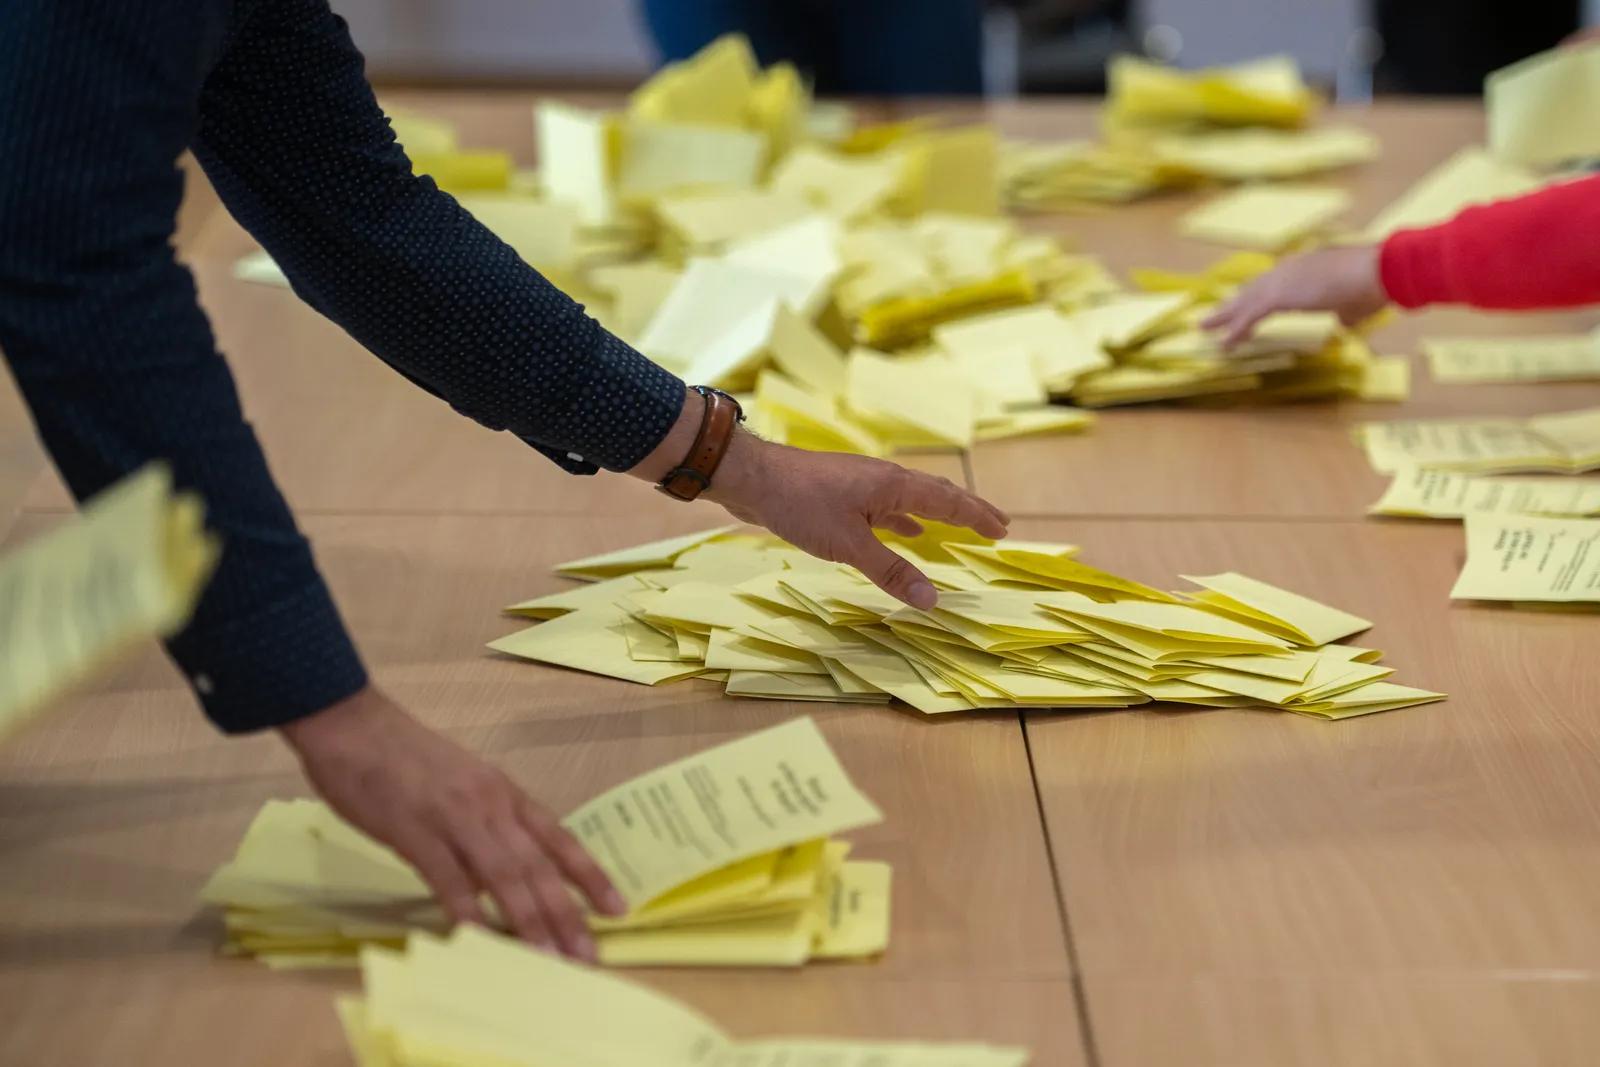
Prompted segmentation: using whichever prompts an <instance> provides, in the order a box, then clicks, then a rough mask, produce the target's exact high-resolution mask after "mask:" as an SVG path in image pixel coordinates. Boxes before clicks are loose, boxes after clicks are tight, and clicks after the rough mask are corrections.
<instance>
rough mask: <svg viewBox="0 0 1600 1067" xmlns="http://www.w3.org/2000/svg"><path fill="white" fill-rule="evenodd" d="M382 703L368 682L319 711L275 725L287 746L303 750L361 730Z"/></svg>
mask: <svg viewBox="0 0 1600 1067" xmlns="http://www.w3.org/2000/svg"><path fill="white" fill-rule="evenodd" d="M384 706H385V702H384V698H383V696H382V694H380V693H379V692H378V691H377V690H376V689H374V688H373V687H372V686H370V685H368V686H365V687H364V688H362V689H360V690H358V691H357V692H355V693H352V694H351V695H350V696H348V697H346V698H345V699H343V700H341V701H339V702H338V703H336V704H329V705H328V706H327V707H325V708H323V709H322V710H321V711H317V712H313V713H312V714H310V715H307V716H305V717H304V718H300V719H296V720H295V721H294V722H289V723H284V724H283V725H282V726H280V727H278V733H279V734H280V735H282V737H283V739H284V741H285V742H287V743H288V745H289V747H290V748H292V749H294V750H295V751H296V752H297V753H302V754H303V753H305V752H307V751H309V750H311V749H321V748H326V747H327V746H328V745H329V744H336V743H338V742H339V741H340V740H342V739H343V738H346V737H348V736H350V735H351V734H352V733H355V732H362V731H363V730H364V728H365V727H366V726H367V725H368V724H369V723H370V722H371V721H372V720H373V718H374V716H376V715H379V714H381V713H382V711H383V708H384Z"/></svg>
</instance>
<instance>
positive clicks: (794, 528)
mask: <svg viewBox="0 0 1600 1067" xmlns="http://www.w3.org/2000/svg"><path fill="white" fill-rule="evenodd" d="M703 495H704V496H705V497H706V498H707V499H709V500H715V501H716V502H717V503H719V504H721V505H722V506H723V507H725V508H727V509H728V511H729V512H730V513H731V514H732V515H733V516H734V517H735V518H737V519H741V520H743V521H744V522H749V523H754V524H755V525H757V526H764V527H766V528H767V529H768V530H771V531H772V532H773V533H775V534H777V535H778V536H779V537H781V538H783V539H784V540H785V541H788V542H789V543H790V544H792V545H794V546H796V547H797V548H801V549H804V550H805V551H807V552H809V553H811V554H812V555H813V556H819V557H821V558H822V559H828V560H833V561H834V562H836V563H849V564H853V565H854V566H856V567H857V568H859V569H860V570H861V573H862V574H865V575H866V576H867V578H869V579H870V580H871V581H872V583H873V584H874V585H876V586H878V588H880V589H882V590H883V591H884V592H886V593H888V594H890V595H891V596H894V597H897V598H898V599H900V600H903V601H905V602H906V603H907V604H910V605H911V606H912V607H916V608H924V609H926V608H931V607H933V605H934V603H935V601H936V600H937V599H938V595H937V593H936V592H935V591H934V588H933V583H932V582H930V581H928V579H927V577H926V576H925V575H923V573H922V572H921V571H919V570H917V568H916V567H915V566H914V565H913V564H912V563H911V562H910V561H909V560H907V559H906V558H905V557H904V556H901V555H899V554H898V553H895V552H892V551H890V550H889V549H888V548H887V547H886V546H885V545H884V544H883V542H881V541H879V540H878V539H877V538H876V537H874V536H873V535H872V530H873V528H874V527H879V528H882V529H885V530H892V531H894V532H895V533H897V534H902V535H904V536H906V537H915V536H916V535H917V534H919V533H921V532H922V526H921V525H920V524H919V523H918V522H917V521H916V519H914V518H912V516H913V515H920V516H922V517H923V518H926V519H933V520H936V521H938V522H946V523H952V524H954V525H957V526H965V527H968V528H969V529H972V530H976V531H977V532H978V533H980V534H982V535H984V536H985V537H994V538H1000V537H1004V536H1005V534H1006V525H1007V524H1008V523H1009V522H1010V521H1011V519H1010V518H1009V517H1008V516H1007V515H1006V513H1005V512H1003V511H1001V510H1000V509H999V508H997V507H995V506H994V505H993V504H990V503H988V502H987V501H985V500H983V499H982V498H980V497H978V496H975V495H974V494H972V493H969V492H967V491H966V490H965V489H962V488H961V487H960V486H957V485H955V484H954V483H952V482H951V481H950V480H949V479H947V478H940V477H937V476H935V475H932V474H924V473H922V472H920V471H912V470H907V469H906V468H904V467H901V466H899V465H898V464H895V463H890V462H888V461H886V460H881V459H870V458H868V457H866V456H852V455H847V454H845V453H841V452H808V451H805V450H804V449H799V448H790V447H788V446H786V445H777V444H773V443H771V442H770V441H763V440H761V439H760V438H759V437H756V436H755V435H754V434H750V433H745V432H742V431H741V432H739V433H736V434H735V435H734V438H733V441H732V442H731V443H730V445H729V448H728V454H727V455H726V456H725V457H724V458H723V461H722V465H721V466H720V467H718V468H717V474H716V477H715V478H714V479H712V483H711V488H710V489H708V490H707V491H706V492H705V493H704V494H703Z"/></svg>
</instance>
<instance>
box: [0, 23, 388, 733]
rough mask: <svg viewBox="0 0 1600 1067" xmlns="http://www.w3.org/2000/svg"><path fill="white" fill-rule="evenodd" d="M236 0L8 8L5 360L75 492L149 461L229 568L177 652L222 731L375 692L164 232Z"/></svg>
mask: <svg viewBox="0 0 1600 1067" xmlns="http://www.w3.org/2000/svg"><path fill="white" fill-rule="evenodd" d="M231 7H232V5H231V4H226V3H220V2H199V0H184V2H179V0H149V2H144V3H138V4H104V3H99V2H98V0H7V2H6V3H5V4H0V158H3V159H4V161H5V162H4V165H3V166H0V349H3V350H4V353H5V356H6V359H7V360H8V361H9V363H10V365H11V368H12V371H13V373H14V375H15V377H16V379H17V382H18V384H19V386H20V387H21V389H22V392H23V395H24V396H25V398H26V399H27V402H28V405H29V408H30V409H31V411H32V413H33V417H34V421H35V423H36V424H37V427H38V430H39V432H40V435H41V436H42V437H43V439H44V442H45V445H46V446H47V447H48V449H49V450H50V453H51V456H52V457H53V459H54V460H55V463H56V465H57V467H59V468H60V470H61V472H62V475H63V476H64V477H65V478H66V481H67V483H68V484H69V485H70V486H71V488H72V490H73V492H74V494H76V495H77V496H78V498H79V499H82V498H83V497H85V496H88V495H90V494H92V493H95V492H97V491H99V490H100V489H102V488H104V487H106V486H107V485H109V484H110V483H112V482H113V481H115V480H116V479H118V478H119V477H121V476H122V475H124V474H127V473H129V472H130V471H133V470H135V469H137V468H138V467H140V466H142V465H144V464H145V463H146V462H149V461H151V460H154V459H165V460H167V461H168V462H170V464H171V465H172V468H173V471H174V474H175V476H176V479H177V481H178V483H179V484H181V485H183V486H187V487H192V488H194V489H196V490H198V491H199V492H200V493H201V494H202V495H203V496H204V497H205V499H206V502H207V505H208V509H209V522H210V524H211V525H212V526H213V527H214V528H215V529H216V530H217V531H218V532H219V533H220V534H221V537H222V540H223V555H222V561H221V564H220V566H219V568H218V571H217V573H216V575H215V577H214V579H213V581H212V583H211V585H210V587H209V588H208V590H207V591H206V594H205V596H204V597H203V598H202V600H201V603H200V605H199V608H198V611H197V613H196V615H195V619H194V621H193V622H192V623H191V625H190V626H189V627H188V628H187V629H186V630H184V631H183V632H182V633H180V634H179V635H178V636H177V637H175V638H174V639H173V640H172V641H171V642H170V643H169V646H168V647H169V650H170V652H171V653H172V655H173V657H174V658H175V659H176V660H177V662H178V664H179V666H180V667H181V668H182V669H183V670H184V672H185V673H186V674H187V675H188V676H189V678H190V680H191V683H192V684H193V685H194V687H195V689H196V691H197V692H198V693H199V694H200V696H201V699H202V702H203V703H204V705H205V707H206V710H207V713H208V714H209V715H210V716H211V717H212V719H213V720H214V721H215V722H216V723H217V724H218V725H219V726H220V727H222V728H223V729H225V730H228V731H232V732H240V731H246V730H252V729H259V728H262V727H266V726H272V725H277V724H280V723H283V722H286V721H290V720H292V719H295V718H298V717H300V716H303V715H306V714H309V713H311V712H314V711H318V710H320V709H322V708H324V707H326V706H328V705H330V704H332V703H335V702H337V701H338V700H340V699H342V698H344V697H346V696H349V695H350V694H352V693H354V692H355V691H356V690H358V689H360V688H361V687H362V686H363V685H364V684H365V682H366V675H365V673H364V671H363V669H362V665H361V662H360V659H359V658H358V657H357V655H356V652H355V649H354V647H353V646H352V644H351V642H350V639H349V637H348V636H347V635H346V633H345V630H344V627H343V625H342V623H341V622H340V619H339V615H338V612H337V610H336V609H335V607H334V605H333V601H332V599H331V597H330V596H329V594H328V591H327V588H326V587H325V586H324V584H323V582H322V579H321V577H320V576H319V575H318V573H317V570H316V566H315V564H314V563H313V560H312V556H311V550H310V547H309V546H308V545H307V543H306V541H305V539H304V538H303V537H302V536H301V535H300V533H299V531H298V530H297V529H296V528H295V524H294V520H293V518H292V516H291V515H290V513H289V510H288V508H287V506H286V505H285V503H284V500H283V497H282V496H281V495H280V494H279V492H278V490H277V488H276V486H275V485H274V484H273V481H272V477H271V475H270V473H269V472H268V470H267V464H266V460H265V457H264V456H263V455H262V452H261V448H260V446H259V445H258V444H257V442H256V439H255V436H254V435H253V433H252V432H251V430H250V427H249V425H248V424H247V423H246V422H245V420H244V417H243V414H242V412H241V410H240V406H239V400H238V397H237V395H236V393H235V390H234V385H233V379H232V376H231V375H230V374H229V371H228V368H227V365H226V364H225V363H224V362H223V360H222V358H221V357H220V356H219V355H218V353H217V351H216V348H215V345H214V342H213V339H212V335H211V329H210V325H209V323H208V322H207V321H206V318H205V316H204V314H203V313H202V312H201V310H200V307H199V305H198V303H197V302H196V296H195V289H194V284H193V279H192V278H191V277H190V275H189V272H188V271H187V270H186V269H184V268H183V267H182V266H181V265H180V264H179V263H178V262H177V260H176V258H175V255H174V253H173V250H172V247H171V244H170V240H171V236H172V233H173V229H174V226H175V219H176V213H177V208H178V203H179V200H180V199H181V197H182V192H183V188H182V186H183V179H182V176H181V174H180V172H179V170H178V168H177V159H178V156H179V154H180V153H181V152H182V151H183V149H184V146H185V145H186V144H187V143H188V140H189V138H190V136H191V134H192V131H193V129H194V125H195V122H196V111H195V101H196V100H197V99H198V93H199V85H200V79H201V77H202V75H203V71H204V69H205V67H206V65H207V63H208V59H209V57H210V56H211V55H212V54H213V53H214V52H215V51H216V49H217V48H218V47H219V43H220V41H221V39H222V37H223V35H224V33H225V30H226V27H225V21H226V12H227V11H228V10H229V9H230V8H231Z"/></svg>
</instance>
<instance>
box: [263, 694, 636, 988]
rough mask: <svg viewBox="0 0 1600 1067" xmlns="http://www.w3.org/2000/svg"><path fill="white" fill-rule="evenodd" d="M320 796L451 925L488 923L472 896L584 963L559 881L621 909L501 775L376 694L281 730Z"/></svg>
mask: <svg viewBox="0 0 1600 1067" xmlns="http://www.w3.org/2000/svg"><path fill="white" fill-rule="evenodd" d="M281 732H282V733H283V736H284V739H285V740H286V741H288V743H289V745H290V747H292V748H293V749H294V750H295V752H296V753H297V754H298V755H299V757H300V762H301V765H302V766H303V767H304V768H305V773H306V777H307V778H308V779H310V781H311V785H312V786H313V787H314V788H315V789H316V791H317V793H318V794H319V795H320V796H321V797H322V798H323V799H324V800H326V801H327V802H328V804H329V806H330V807H332V808H333V810H335V811H337V812H338V813H339V814H340V815H341V816H342V817H343V818H344V819H345V820H346V821H348V822H349V823H351V824H352V825H354V826H356V827H358V828H359V829H361V830H363V831H365V832H366V833H367V834H368V835H370V836H371V837H373V838H375V839H377V840H378V841H381V842H383V843H384V844H386V845H388V846H389V847H390V848H392V849H394V850H395V851H396V852H398V853H399V854H400V855H401V856H402V857H403V858H404V859H406V860H407V861H408V862H409V863H410V864H411V865H412V866H413V867H415V868H416V869H417V873H418V874H420V875H421V876H422V879H423V881H425V882H427V883H428V887H429V888H430V889H432V890H433V892H434V895H435V896H436V897H437V898H438V900H439V903H440V904H441V905H443V907H444V909H445V911H446V912H447V913H449V915H450V917H451V919H452V920H454V921H456V922H473V923H483V922H485V915H484V912H483V908H482V906H481V905H480V903H479V895H480V893H487V894H489V896H490V897H492V898H493V900H494V902H495V906H496V908H497V909H498V911H499V913H500V916H501V918H502V919H503V920H504V922H505V924H506V925H507V926H509V927H510V929H511V930H512V932H514V933H515V934H516V935H517V936H519V937H521V938H522V939H523V940H524V941H527V942H530V943H531V944H533V945H536V946H539V947H541V948H546V949H556V948H559V949H560V950H561V951H562V952H563V953H565V954H566V955H569V956H574V957H577V958H580V959H586V960H590V961H592V960H593V959H594V955H595V950H594V942H593V939H592V938H591V937H590V936H589V931H588V925H587V923H586V922H585V920H584V917H583V913H582V912H581V911H580V909H579V907H578V905H577V903H576V901H575V900H574V897H573V894H572V893H571V892H570V891H569V890H568V885H569V884H570V885H572V886H575V887H577V889H578V890H580V891H581V892H582V894H583V896H584V897H586V898H587V899H588V901H589V903H590V904H591V905H593V906H594V908H595V909H596V910H597V911H600V912H603V913H605V914H608V915H619V914H621V913H622V912H623V911H624V910H625V908H626V905H625V904H624V903H623V900H622V898H621V896H620V895H619V894H618V893H617V891H616V889H615V888H613V887H612V885H611V882H610V880H609V879H608V878H607V877H606V875H605V872H604V871H602V870H601V869H600V867H599V865H598V864H596V863H595V861H594V859H593V858H592V857H591V856H590V855H589V854H588V853H587V852H585V851H584V849H583V847H582V846H581V845H579V844H578V841H577V839H576V838H574V837H573V836H572V835H571V834H570V833H568V832H567V831H566V830H565V829H564V828H563V827H562V826H561V824H560V823H559V822H557V821H556V819H555V817H554V816H553V815H551V814H550V812H548V811H547V810H546V809H545V808H544V807H543V806H542V805H540V804H537V803H535V802H534V801H533V800H532V799H531V798H530V797H529V796H528V795H527V794H526V793H524V792H523V791H522V790H521V789H520V788H518V786H517V785H516V783H515V782H513V781H511V779H510V778H508V777H506V775H505V774H504V773H502V772H501V771H499V770H497V769H496V768H494V767H492V766H490V765H489V764H488V763H485V762H484V761H483V760H482V759H480V758H479V757H477V756H475V755H473V754H472V753H470V752H467V751H466V750H465V749H462V748H459V747H457V746H456V745H455V744H453V743H451V742H450V741H448V740H447V739H445V738H444V737H441V736H440V735H438V734H436V733H434V732H433V731H431V730H429V729H428V728H427V727H425V726H423V725H422V724H421V723H419V722H417V721H416V720H415V719H413V718H412V717H411V716H410V715H408V714H406V712H405V711H404V710H402V709H401V708H400V706H399V705H397V704H395V703H394V702H393V701H391V700H390V699H389V698H388V697H386V696H384V695H383V694H382V693H380V692H378V691H377V690H375V689H371V688H368V689H364V690H362V691H361V692H359V693H357V694H356V695H355V696H353V697H350V698H349V699H347V700H344V701H341V702H340V703H338V704H335V705H333V706H332V707H329V708H326V709H324V710H323V711H320V712H318V713H316V714H315V715H310V716H308V717H306V718H304V719H300V720H298V721H296V722H292V723H290V724H288V725H287V726H284V727H283V728H282V731H281Z"/></svg>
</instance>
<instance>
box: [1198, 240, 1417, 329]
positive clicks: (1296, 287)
mask: <svg viewBox="0 0 1600 1067" xmlns="http://www.w3.org/2000/svg"><path fill="white" fill-rule="evenodd" d="M1388 304H1389V296H1388V294H1387V293H1386V292H1385V291H1384V288H1383V281H1382V278H1381V276H1380V274H1379V249H1378V247H1376V246H1355V247H1350V248H1324V249H1321V250H1320V251H1316V252H1310V253H1307V254H1306V255H1303V256H1296V257H1294V258H1293V259H1287V260H1284V261H1283V262H1282V263H1280V264H1278V265H1277V266H1276V267H1274V268H1273V269H1272V270H1269V271H1268V272H1267V273H1265V274H1263V275H1261V277H1259V278H1257V279H1255V280H1254V281H1252V282H1250V283H1249V284H1248V285H1246V286H1245V287H1244V288H1242V289H1240V290H1239V292H1238V293H1236V294H1235V295H1234V297H1233V299H1232V300H1229V301H1228V302H1227V303H1226V304H1224V305H1223V306H1222V307H1221V308H1219V309H1217V311H1216V312H1215V313H1214V314H1213V315H1212V316H1211V317H1210V318H1208V319H1206V320H1205V322H1203V323H1201V325H1202V326H1203V327H1204V328H1205V329H1207V330H1215V331H1219V332H1220V333H1221V334H1222V344H1223V347H1224V348H1231V347H1233V346H1234V345H1236V344H1238V343H1239V342H1240V341H1243V340H1245V339H1246V338H1248V337H1249V336H1250V334H1251V333H1252V332H1253V331H1254V330H1255V328H1256V324H1257V323H1258V322H1260V321H1261V320H1262V319H1264V318H1266V317H1267V316H1268V315H1271V314H1273V313H1274V312H1278V311H1333V312H1337V313H1338V315H1339V319H1340V321H1342V322H1343V323H1344V324H1345V325H1346V326H1354V325H1355V324H1356V323H1358V322H1361V321H1362V320H1363V319H1366V318H1369V317H1370V316H1372V315H1375V314H1376V313H1377V312H1379V311H1381V310H1383V308H1384V307H1386V306H1387V305H1388Z"/></svg>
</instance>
